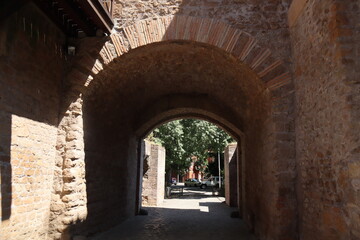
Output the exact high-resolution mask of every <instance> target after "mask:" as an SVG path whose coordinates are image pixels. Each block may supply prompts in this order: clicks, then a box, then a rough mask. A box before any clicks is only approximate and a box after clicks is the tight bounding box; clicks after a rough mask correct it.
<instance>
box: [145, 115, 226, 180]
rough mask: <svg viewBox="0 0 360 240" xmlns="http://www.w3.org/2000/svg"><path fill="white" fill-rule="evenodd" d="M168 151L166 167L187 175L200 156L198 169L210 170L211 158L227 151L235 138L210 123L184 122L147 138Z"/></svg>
mask: <svg viewBox="0 0 360 240" xmlns="http://www.w3.org/2000/svg"><path fill="white" fill-rule="evenodd" d="M147 139H148V140H150V141H153V142H156V143H159V144H161V145H162V146H163V147H165V149H166V168H167V171H168V170H170V169H172V170H175V171H176V172H178V173H179V174H184V173H185V172H186V171H187V170H188V169H189V167H190V164H191V162H192V158H193V157H196V159H197V161H196V162H195V168H196V169H197V170H201V171H205V170H207V165H208V163H207V159H208V157H209V156H215V157H216V153H217V152H218V151H220V152H223V150H224V148H225V146H226V145H227V144H229V143H230V142H233V139H232V138H231V137H230V136H229V135H228V134H227V133H226V132H225V131H223V130H222V129H220V128H219V127H217V126H216V125H214V124H212V123H209V122H207V121H203V120H198V119H182V120H175V121H172V122H168V123H165V124H163V125H161V126H160V127H158V128H156V129H155V130H154V131H153V132H152V133H151V134H150V135H149V136H148V138H147Z"/></svg>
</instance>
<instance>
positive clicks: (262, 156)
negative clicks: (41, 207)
mask: <svg viewBox="0 0 360 240" xmlns="http://www.w3.org/2000/svg"><path fill="white" fill-rule="evenodd" d="M83 101H84V105H83V118H84V140H85V166H86V181H87V201H88V204H87V205H88V216H87V220H86V222H91V221H95V222H97V221H101V224H102V225H103V226H107V225H111V224H113V223H114V222H119V221H121V218H126V217H128V216H131V215H133V214H134V212H137V211H138V200H137V199H138V197H139V195H136V193H138V192H139V191H138V189H139V180H138V179H139V176H140V172H139V170H140V169H141V167H140V166H141V164H140V163H139V161H138V159H139V154H140V152H141V149H140V148H139V141H140V140H141V139H142V138H143V137H144V136H145V135H146V133H148V132H149V131H150V130H151V129H153V128H154V127H155V126H157V125H158V124H160V123H163V122H165V121H168V120H171V119H174V118H183V117H196V118H202V119H205V120H210V121H212V122H214V123H216V124H218V125H219V126H222V127H223V128H224V129H226V130H227V131H229V132H230V133H231V135H233V136H234V137H235V138H237V139H240V138H242V139H244V141H243V142H244V143H246V144H244V147H243V148H244V149H243V152H246V156H245V155H244V159H247V160H246V161H247V162H246V163H245V162H244V163H243V166H245V165H246V166H248V165H249V166H251V165H252V166H253V167H252V168H250V169H246V171H247V175H246V176H247V178H248V179H243V180H244V181H245V182H250V181H251V182H252V185H251V186H250V185H249V186H246V187H244V189H243V190H242V191H246V192H247V193H248V194H247V196H249V200H245V202H247V203H249V204H248V206H246V207H245V206H244V216H247V215H256V216H261V218H263V219H266V218H269V217H270V216H269V215H266V214H267V213H265V211H264V212H259V211H258V210H257V207H258V206H257V204H256V203H257V202H259V201H262V199H267V198H269V196H270V195H271V194H272V192H271V191H272V189H271V188H265V187H264V188H262V191H261V193H260V192H258V189H257V188H258V187H259V186H261V184H262V183H261V182H263V181H264V176H267V177H273V176H269V174H267V173H266V172H269V171H271V169H272V167H270V166H271V165H273V162H271V161H269V159H271V157H270V158H269V155H268V154H269V153H268V152H267V151H269V150H270V149H271V147H272V141H271V134H269V132H270V130H271V129H272V128H273V127H274V124H273V122H272V121H271V114H270V113H271V95H270V93H269V91H268V90H267V87H266V85H265V84H264V83H263V82H262V81H261V79H260V78H259V77H258V76H257V75H256V74H255V73H254V71H253V70H252V69H251V68H249V67H248V66H246V65H245V64H243V63H241V62H239V61H238V60H237V59H236V58H234V57H233V56H232V55H231V54H228V53H226V52H225V51H224V50H221V49H218V48H216V47H213V46H209V45H208V44H203V43H196V42H191V41H169V42H164V43H155V44H150V45H147V46H143V47H141V48H138V49H135V50H132V51H130V52H129V53H127V54H124V55H123V56H122V57H121V58H118V59H116V60H114V61H113V62H112V63H110V64H108V66H107V68H106V69H104V70H103V71H102V72H100V73H99V74H98V75H96V77H95V78H94V79H93V80H92V82H91V83H90V85H89V87H88V91H87V92H86V93H85V94H84V97H83ZM244 161H245V160H244ZM250 163H251V164H250ZM260 165H264V166H267V167H268V168H267V167H264V168H258V166H260ZM241 171H245V169H242V170H241ZM119 173H122V174H119ZM244 178H245V177H244ZM119 182H121V186H120V185H119ZM103 186H107V187H106V188H103ZM252 186H256V187H252ZM108 196H112V197H111V198H110V197H108ZM108 206H112V210H111V211H109V209H108ZM114 206H116V207H115V208H114ZM125 206H126V207H125ZM264 207H265V206H264ZM99 212H101V213H107V215H109V214H110V215H111V216H113V217H110V218H109V217H108V219H109V222H103V221H102V219H99V217H98V213H99ZM114 219H117V220H116V221H114ZM261 221H263V220H261ZM264 221H265V220H264ZM99 224H100V222H99ZM251 224H254V223H251V222H250V225H251ZM85 225H86V224H85ZM252 227H254V226H252ZM87 229H88V228H87ZM94 230H95V229H94ZM95 231H96V230H95Z"/></svg>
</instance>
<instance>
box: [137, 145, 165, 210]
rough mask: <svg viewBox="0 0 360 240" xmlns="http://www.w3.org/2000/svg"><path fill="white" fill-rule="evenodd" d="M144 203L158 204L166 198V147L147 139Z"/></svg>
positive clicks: (146, 204) (149, 204)
mask: <svg viewBox="0 0 360 240" xmlns="http://www.w3.org/2000/svg"><path fill="white" fill-rule="evenodd" d="M143 174H144V175H143V185H142V204H143V205H145V206H158V205H159V204H161V203H162V202H163V200H164V194H165V192H164V188H165V149H164V148H163V147H161V146H159V145H156V144H153V143H150V142H147V141H145V157H144V173H143Z"/></svg>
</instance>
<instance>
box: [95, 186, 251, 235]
mask: <svg viewBox="0 0 360 240" xmlns="http://www.w3.org/2000/svg"><path fill="white" fill-rule="evenodd" d="M224 201H225V198H223V197H218V196H212V192H211V190H210V189H208V190H199V188H185V190H184V195H183V196H179V197H176V198H172V199H165V200H164V203H163V204H162V205H161V206H160V207H146V208H145V209H146V210H147V211H148V214H149V215H147V216H136V217H133V218H131V219H128V220H127V221H125V222H124V223H122V224H120V225H118V226H117V227H115V228H113V229H111V230H109V231H107V232H104V233H101V234H98V235H96V236H94V237H93V238H91V239H92V240H120V239H121V240H145V239H146V240H149V239H156V240H172V239H174V240H175V239H188V240H192V239H207V240H211V239H222V240H228V239H229V240H230V239H241V240H253V239H254V240H255V239H256V238H255V237H253V236H251V235H250V234H249V233H248V231H247V228H246V226H245V224H244V222H243V221H241V220H240V219H239V218H231V217H230V215H231V212H232V211H235V210H236V209H235V208H230V207H228V206H227V205H226V204H225V203H224Z"/></svg>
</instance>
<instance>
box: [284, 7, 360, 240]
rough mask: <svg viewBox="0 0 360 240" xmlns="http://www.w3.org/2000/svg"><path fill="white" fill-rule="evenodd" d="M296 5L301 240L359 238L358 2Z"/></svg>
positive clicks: (294, 34)
mask: <svg viewBox="0 0 360 240" xmlns="http://www.w3.org/2000/svg"><path fill="white" fill-rule="evenodd" d="M295 2H299V4H298V5H297V8H294V9H293V11H292V13H294V14H293V16H295V15H297V16H298V17H297V18H294V17H291V16H290V20H291V23H292V26H291V39H292V43H293V47H292V48H293V59H294V66H293V68H294V75H295V91H296V119H297V124H296V137H297V141H296V142H297V144H296V154H297V166H298V204H299V205H298V206H299V219H300V221H299V231H300V238H301V239H314V236H316V239H319V240H321V239H359V238H360V221H359V213H360V212H359V199H358V197H357V194H358V191H359V184H358V183H359V180H358V179H359V176H360V175H359V167H358V166H359V164H358V160H359V107H358V106H359V92H360V91H359V81H358V76H359V72H358V69H359V56H360V52H359V7H360V6H359V2H358V1H336V0H324V1H316V0H309V1H295ZM295 13H296V14H295ZM355 16H357V17H355Z"/></svg>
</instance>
